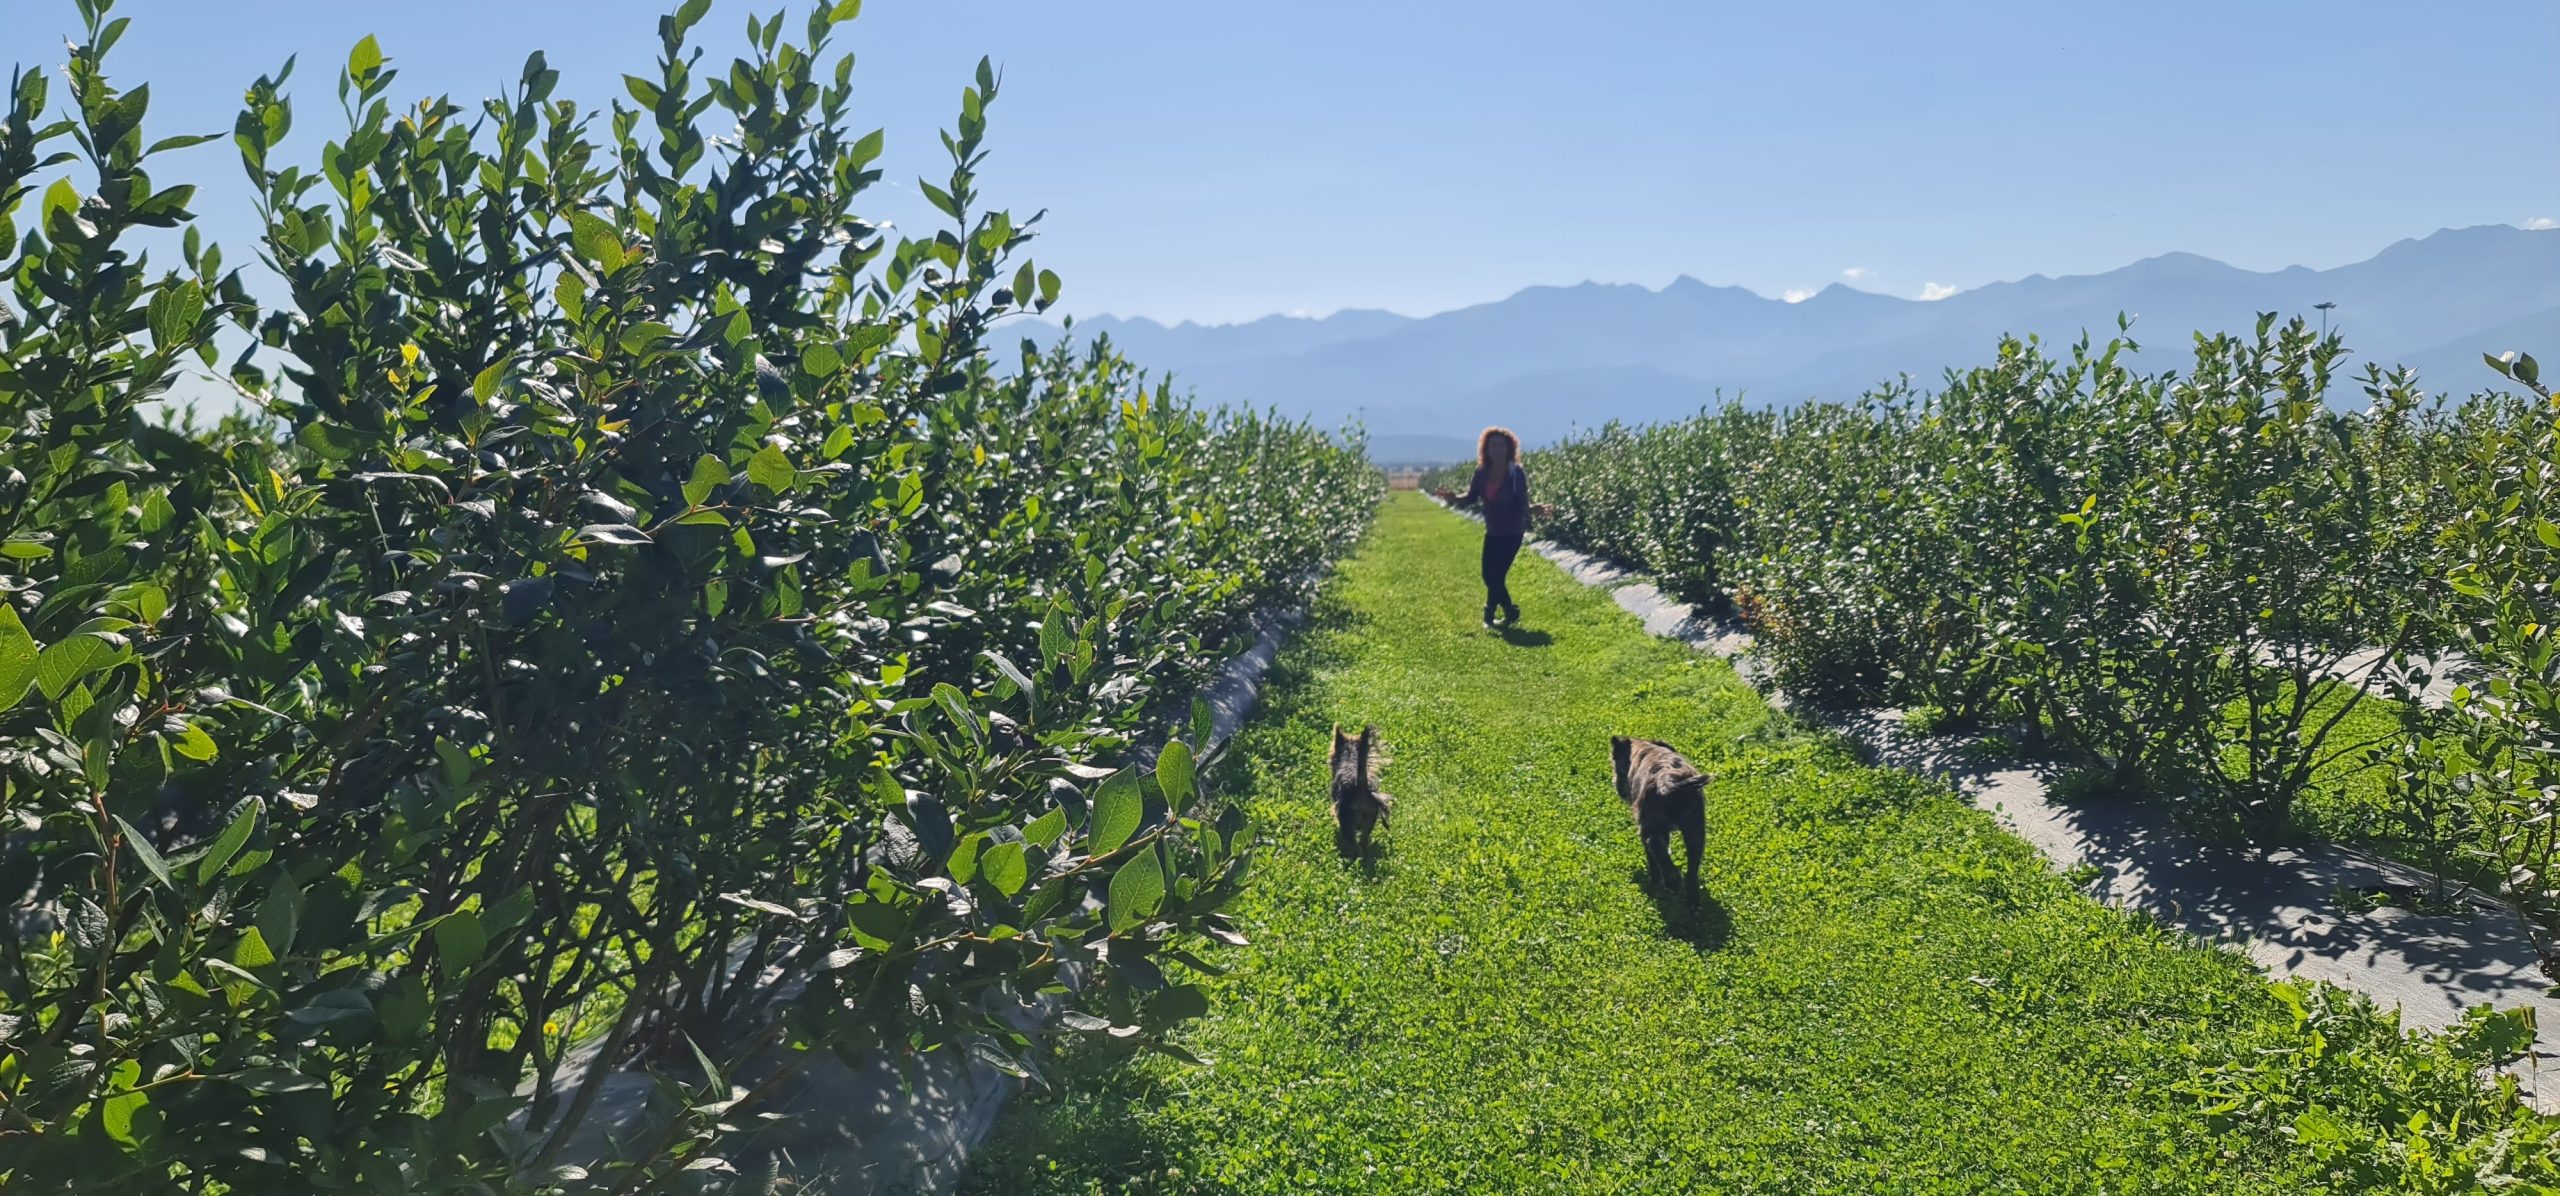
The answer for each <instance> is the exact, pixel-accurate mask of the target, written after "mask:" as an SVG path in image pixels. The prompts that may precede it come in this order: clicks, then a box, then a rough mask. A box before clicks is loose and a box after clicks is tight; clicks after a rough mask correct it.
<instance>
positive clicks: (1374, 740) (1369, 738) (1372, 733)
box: [1360, 726, 1378, 748]
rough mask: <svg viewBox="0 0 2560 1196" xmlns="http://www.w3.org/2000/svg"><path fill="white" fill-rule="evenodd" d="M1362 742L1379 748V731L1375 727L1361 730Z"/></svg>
mask: <svg viewBox="0 0 2560 1196" xmlns="http://www.w3.org/2000/svg"><path fill="white" fill-rule="evenodd" d="M1360 742H1362V743H1364V744H1367V745H1368V746H1370V747H1373V748H1374V747H1376V746H1378V729H1377V728H1376V727H1374V726H1364V727H1362V728H1360Z"/></svg>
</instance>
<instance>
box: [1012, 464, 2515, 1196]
mask: <svg viewBox="0 0 2560 1196" xmlns="http://www.w3.org/2000/svg"><path fill="white" fill-rule="evenodd" d="M1475 534H1476V533H1475V529H1474V528H1473V527H1472V526H1471V525H1469V524H1467V523H1464V522H1462V521H1460V520H1458V519H1457V518H1455V517H1453V516H1450V515H1447V514H1445V513H1442V512H1439V511H1437V510H1436V509H1434V508H1433V507H1431V506H1430V505H1429V504H1428V503H1427V502H1425V501H1424V500H1422V499H1420V498H1418V497H1415V496H1411V495H1399V496H1396V497H1395V498H1394V499H1393V500H1392V501H1391V502H1390V503H1389V504H1388V506H1387V507H1386V509H1385V510H1384V512H1383V513H1382V515H1381V517H1380V519H1379V521H1378V524H1377V526H1376V528H1375V530H1374V531H1373V533H1372V534H1371V536H1370V538H1369V540H1368V541H1367V543H1366V544H1365V546H1364V548H1363V550H1362V551H1361V553H1360V554H1359V555H1358V556H1357V557H1356V558H1354V559H1353V560H1351V561H1350V562H1348V563H1347V564H1346V565H1345V566H1344V568H1343V569H1342V571H1341V572H1340V574H1339V575H1338V576H1337V577H1336V578H1335V579H1334V580H1333V581H1332V582H1331V583H1330V584H1329V586H1328V588H1327V589H1326V591H1325V594H1324V597H1323V599H1322V604H1321V606H1320V609H1319V612H1318V613H1319V619H1318V621H1317V626H1316V628H1315V629H1314V630H1313V631H1312V632H1310V633H1309V634H1308V635H1307V636H1305V637H1303V638H1302V639H1301V640H1300V641H1299V642H1298V643H1297V644H1296V645H1294V646H1293V647H1292V648H1291V649H1290V650H1289V651H1288V652H1287V653H1285V654H1284V656H1283V658H1282V661H1281V665H1280V670H1279V672H1278V674H1277V676H1276V679H1275V684H1274V686H1273V687H1272V689H1271V690H1270V691H1269V693H1268V701H1269V705H1268V706H1267V708H1266V709H1265V710H1264V711H1263V712H1262V713H1261V714H1260V715H1259V716H1258V717H1257V718H1256V719H1255V720H1254V722H1253V723H1252V725H1251V726H1250V727H1248V728H1247V730H1246V731H1245V732H1244V734H1243V735H1242V737H1241V738H1240V740H1239V742H1238V745H1237V746H1238V750H1237V751H1236V752H1235V753H1234V759H1233V760H1232V761H1231V766H1230V767H1229V768H1228V769H1227V770H1226V784H1227V792H1228V793H1229V794H1230V795H1231V796H1235V797H1236V798H1238V799H1239V800H1241V801H1242V802H1243V803H1245V805H1246V807H1247V808H1248V809H1249V810H1250V811H1251V812H1252V814H1253V815H1254V817H1255V818H1256V820H1257V822H1258V824H1259V825H1260V826H1261V827H1262V828H1263V829H1264V831H1265V833H1266V835H1267V837H1268V843H1267V845H1266V846H1265V847H1264V848H1263V849H1262V851H1261V854H1260V855H1259V857H1258V858H1257V859H1256V861H1255V882H1254V886H1253V888H1252V890H1251V891H1250V893H1249V895H1248V897H1247V898H1246V900H1245V902H1244V904H1243V907H1242V909H1241V911H1240V915H1241V919H1242V921H1243V923H1244V925H1245V926H1246V929H1247V932H1248V933H1249V934H1250V935H1251V936H1252V938H1253V946H1251V947H1250V948H1245V949H1242V950H1237V951H1229V952H1226V953H1224V954H1223V956H1222V957H1221V958H1222V959H1223V960H1224V961H1225V962H1228V963H1231V964H1232V965H1233V971H1232V972H1231V974H1229V975H1228V976H1226V977H1225V978H1223V979H1220V980H1217V981H1214V982H1213V983H1212V992H1213V1002H1214V1006H1215V1013H1214V1014H1213V1016H1212V1017H1210V1018H1209V1019H1207V1020H1205V1021H1204V1022H1201V1023H1198V1024H1196V1026H1195V1028H1193V1029H1192V1030H1190V1031H1188V1032H1187V1033H1186V1034H1185V1036H1184V1038H1183V1042H1184V1045H1186V1046H1188V1047H1189V1048H1191V1049H1192V1050H1194V1051H1196V1052H1198V1053H1199V1054H1201V1055H1202V1056H1205V1057H1207V1058H1208V1059H1209V1060H1210V1062H1209V1064H1208V1065H1207V1066H1200V1067H1193V1066H1187V1065H1183V1064H1179V1063H1175V1062H1172V1061H1170V1060H1166V1059H1162V1058H1157V1057H1149V1058H1147V1059H1145V1060H1144V1061H1142V1062H1139V1063H1137V1064H1134V1065H1126V1066H1111V1065H1108V1063H1107V1061H1106V1060H1102V1059H1099V1058H1096V1057H1090V1056H1085V1055H1082V1054H1079V1053H1076V1052H1072V1051H1071V1052H1070V1053H1069V1054H1068V1055H1067V1057H1065V1058H1063V1059H1060V1060H1057V1061H1055V1063H1054V1064H1053V1066H1052V1068H1051V1078H1052V1080H1053V1081H1054V1085H1053V1087H1051V1088H1049V1089H1047V1090H1046V1091H1044V1092H1041V1093H1038V1094H1035V1095H1031V1096H1027V1097H1026V1098H1025V1099H1024V1100H1023V1101H1022V1102H1020V1103H1018V1104H1017V1105H1016V1106H1015V1107H1014V1108H1013V1109H1012V1110H1011V1111H1010V1112H1009V1114H1008V1116H1007V1119H1006V1121H1005V1122H1004V1123H1003V1124H1002V1126H1001V1127H1000V1128H999V1130H998V1132H997V1134H996V1136H995V1138H994V1139H993V1141H991V1142H990V1143H989V1145H988V1146H987V1147H986V1148H985V1149H984V1150H983V1151H982V1153H981V1155H980V1156H979V1160H978V1162H977V1164H976V1167H975V1170H974V1175H973V1178H972V1184H973V1187H974V1190H977V1191H981V1192H988V1193H1015V1192H1034V1193H1105V1192H1121V1191H1142V1192H1239V1193H1245V1192H1257V1193H1258V1192H1305V1191H1328V1192H1382V1193H1384V1192H1394V1193H1407V1192H1451V1193H1457V1192H1555V1193H1585V1192H1592V1193H1598V1192H1609V1193H1616V1192H1693V1191H1711V1192H1769V1193H1828V1192H1837V1193H1873V1192H1950V1193H1952V1192H1968V1193H1970V1192H1995V1191H2015V1192H2057V1193H2059V1192H2072V1193H2098V1192H2298V1191H2317V1190H2327V1189H2326V1188H2325V1187H2324V1180H2323V1176H2325V1175H2326V1174H2328V1173H2327V1172H2326V1171H2325V1170H2323V1169H2321V1168H2320V1167H2319V1166H2317V1165H2315V1164H2313V1163H2312V1162H2310V1161H2309V1160H2308V1159H2307V1158H2306V1157H2304V1156H2303V1155H2302V1154H2301V1153H2300V1152H2298V1151H2296V1150H2293V1149H2291V1148H2289V1147H2288V1146H2287V1145H2286V1144H2285V1142H2284V1140H2283V1138H2282V1135H2281V1134H2279V1133H2277V1132H2275V1131H2274V1130H2273V1129H2272V1128H2271V1126H2272V1125H2273V1122H2272V1121H2268V1122H2265V1123H2263V1124H2261V1123H2257V1122H2252V1121H2251V1120H2250V1119H2249V1118H2248V1117H2247V1116H2245V1115H2244V1116H2242V1117H2241V1119H2240V1120H2239V1121H2236V1122H2235V1121H2228V1120H2224V1119H2219V1118H2215V1117H2209V1116H2207V1114H2206V1113H2205V1111H2204V1109H2203V1105H2204V1103H2205V1102H2204V1101H2203V1099H2202V1098H2200V1097H2198V1096H2196V1095H2192V1094H2191V1093H2190V1092H2189V1091H2188V1090H2187V1089H2186V1088H2185V1087H2184V1086H2185V1085H2186V1084H2188V1083H2189V1082H2190V1081H2191V1080H2193V1079H2194V1078H2195V1077H2196V1076H2197V1075H2198V1073H2199V1071H2200V1069H2201V1068H2203V1067H2204V1066H2206V1065H2207V1064H2208V1063H2210V1062H2212V1061H2215V1060H2224V1059H2231V1058H2246V1057H2250V1056H2253V1055H2254V1054H2255V1051H2254V1049H2253V1048H2254V1045H2255V1044H2257V1043H2258V1042H2260V1041H2262V1040H2263V1039H2262V1035H2263V1028H2264V1027H2265V1026H2266V1025H2268V1024H2270V1019H2279V1018H2280V1016H2281V1015H2280V1013H2279V1010H2278V1002H2277V1001H2276V999H2275V998H2274V996H2273V995H2272V994H2271V992H2270V990H2269V988H2268V987H2267V985H2266V984H2265V983H2264V982H2263V981H2262V980H2261V979H2259V978H2258V977H2257V976H2256V975H2255V974H2254V973H2252V972H2251V971H2249V970H2248V969H2247V968H2246V967H2245V965H2243V964H2241V963H2240V962H2238V961H2237V960H2236V959H2235V957H2233V956H2231V955H2229V954H2226V953H2221V952H2216V951H2210V950H2203V949H2198V948H2195V947H2192V946H2187V945H2182V944H2180V943H2178V942H2176V941H2173V940H2172V939H2170V938H2169V937H2168V936H2166V935H2164V934H2162V933H2160V932H2158V931H2157V930H2154V929H2152V928H2150V927H2148V926H2147V925H2145V924H2143V923H2141V922H2140V921H2138V920H2136V919H2133V918H2130V917H2126V916H2123V915H2119V914H2117V913H2114V912H2111V911H2108V910H2105V909H2103V908H2101V907H2099V906H2097V905H2095V904H2093V903H2091V902H2090V901H2088V900H2087V899H2085V898H2084V897H2082V896H2080V895H2078V894H2076V893H2075V892H2073V891H2072V889H2071V887H2070V886H2069V884H2068V883H2066V881H2065V880H2064V879H2063V878H2061V877H2059V876H2056V875H2055V874H2054V873H2053V872H2052V871H2051V870H2050V869H2048V868H2047V867H2046V866H2045V865H2044V864H2043V862H2042V861H2041V860H2040V859H2039V858H2038V857H2037V856H2035V855H2034V854H2033V853H2032V851H2031V850H2030V849H2028V848H2027V847H2026V846H2025V845H2023V844H2022V843H2020V842H2019V841H2018V840H2016V839H2014V838H2012V837H2010V836H2008V835H2005V834H2003V833H2001V832H2000V831H1998V830H1997V829H1996V827H1995V826H1994V824H1993V823H1992V821H1991V819H1990V818H1989V817H1988V816H1987V815H1985V814H1982V813H1980V812H1978V811H1975V810H1973V809H1971V808H1970V807H1968V806H1966V805H1965V804H1964V803H1963V802H1962V801H1961V800H1959V799H1958V798H1957V797H1955V796H1954V795H1953V794H1951V793H1949V792H1948V791H1946V790H1945V789H1944V788H1942V787H1940V786H1938V785H1936V784H1934V783H1928V782H1923V781H1921V780H1918V779H1915V778H1913V777H1911V776H1908V775H1905V774H1900V773H1894V772H1888V771H1881V770H1874V769H1868V768H1864V767H1861V766H1859V765H1857V764H1856V763H1855V762H1854V760H1853V758H1852V757H1851V756H1850V754H1849V753H1848V752H1847V751H1846V750H1845V749H1844V748H1843V747H1842V746H1841V745H1839V744H1837V743H1834V742H1832V741H1830V740H1828V739H1826V738H1823V737H1820V736H1816V735H1813V734H1810V733H1807V732H1803V731H1800V730H1798V729H1796V728H1794V727H1793V726H1791V725H1790V724H1788V723H1786V722H1785V721H1783V718H1782V716H1779V715H1777V714H1774V713H1773V712H1772V711H1771V710H1770V709H1769V707H1768V706H1767V705H1766V704H1765V703H1763V702H1762V701H1761V700H1760V698H1759V697H1758V696H1756V695H1755V694H1754V693H1753V692H1752V691H1751V690H1750V689H1749V688H1748V687H1747V686H1745V685H1744V684H1743V683H1742V682H1741V681H1740V680H1739V679H1737V678H1736V677H1735V676H1734V674H1733V672H1732V671H1731V670H1730V669H1729V668H1728V667H1727V666H1725V665H1724V664H1722V663H1720V662H1716V661H1711V660H1708V659H1705V658H1702V657H1700V656H1697V655H1695V654H1693V653H1691V652H1689V651H1688V650H1686V649H1684V648H1682V647H1679V646H1677V645H1675V644H1671V643H1666V642H1663V641H1660V640H1656V639H1653V638H1651V637H1649V636H1647V635H1646V634H1645V633H1644V632H1643V630H1642V629H1641V628H1640V627H1639V626H1638V625H1637V623H1636V622H1635V620H1634V619H1633V618H1632V617H1630V616H1628V615H1626V614H1624V613H1623V612H1621V611H1620V610H1618V608H1617V607H1616V606H1615V605H1614V604H1612V603H1611V602H1610V600H1609V599H1608V598H1607V597H1606V596H1605V595H1603V594H1601V593H1598V592H1596V591H1592V590H1588V589H1585V588H1583V587H1581V586H1579V585H1576V584H1574V583H1572V582H1571V581H1570V580H1568V579H1567V578H1565V577H1564V576H1563V575H1562V574H1560V573H1559V572H1558V571H1557V570H1556V569H1554V568H1553V567H1552V566H1550V565H1549V564H1547V563H1546V562H1545V561H1544V560H1543V559H1541V558H1538V557H1536V556H1535V555H1526V554H1524V556H1523V558H1522V561H1521V564H1520V565H1519V566H1518V567H1517V568H1516V570H1515V572H1514V573H1513V579H1514V580H1513V582H1512V587H1513V590H1514V592H1515V593H1516V594H1517V595H1518V596H1519V599H1520V601H1521V604H1522V606H1523V607H1524V608H1525V609H1526V611H1527V616H1526V619H1525V624H1526V626H1525V629H1524V630H1522V631H1518V632H1514V633H1511V634H1508V635H1496V634H1492V633H1488V632H1486V631H1484V630H1483V629H1482V628H1480V627H1478V626H1477V625H1476V624H1475V616H1476V612H1477V610H1478V599H1479V597H1480V594H1481V591H1480V590H1479V589H1478V586H1477V581H1476V578H1475V569H1476V561H1475V540H1474V536H1475ZM1337 722H1338V723H1342V724H1345V725H1353V724H1357V723H1361V722H1374V723H1376V724H1377V725H1378V727H1379V728H1380V730H1381V733H1382V735H1383V737H1384V739H1385V741H1386V743H1387V744H1388V746H1389V749H1390V751H1391V754H1392V757H1393V761H1392V763H1391V764H1390V765H1389V766H1388V767H1387V768H1386V770H1385V785H1386V788H1387V789H1388V790H1389V791H1390V792H1392V793H1393V794H1395V796H1396V798H1397V805H1396V809H1395V815H1394V822H1393V825H1392V827H1391V828H1390V829H1389V830H1387V831H1386V832H1384V833H1383V834H1382V835H1381V840H1382V842H1383V844H1384V850H1383V855H1382V858H1381V859H1380V860H1379V861H1378V862H1377V864H1376V866H1375V868H1374V870H1371V869H1367V868H1363V867H1359V866H1354V865H1349V864H1345V863H1344V862H1342V861H1340V860H1338V859H1336V858H1334V856H1333V855H1332V852H1331V833H1330V825H1329V814H1328V810H1327V806H1326V802H1325V789H1324V758H1323V757H1324V751H1325V745H1326V734H1327V728H1328V727H1329V725H1331V724H1333V723H1337ZM1612 733H1632V734H1638V735H1647V736H1654V737H1659V738H1662V739H1666V740H1668V741H1670V742H1672V743H1674V744H1676V745H1678V746H1680V747H1681V748H1683V749H1685V750H1686V751H1687V752H1688V753H1689V754H1690V755H1691V756H1692V757H1693V758H1694V759H1696V760H1697V761H1698V762H1699V763H1700V764H1701V766H1702V767H1704V768H1706V769H1707V770H1709V771H1710V772H1712V773H1714V774H1715V776H1716V780H1715V782H1714V784H1713V786H1712V787H1711V789H1710V793H1709V802H1710V805H1709V822H1710V825H1711V830H1710V832H1709V837H1710V840H1711V843H1710V846H1709V849H1708V852H1707V862H1706V868H1705V872H1704V887H1705V890H1706V893H1707V894H1708V900H1707V902H1706V904H1705V905H1704V907H1703V909H1702V910H1701V911H1700V912H1699V913H1698V914H1696V915H1692V914H1690V913H1688V912H1687V911H1686V910H1685V909H1683V908H1681V907H1679V906H1677V905H1673V906H1670V907H1668V908H1666V907H1663V906H1658V905H1657V904H1656V903H1655V902H1654V901H1653V900H1652V899H1650V898H1649V896H1648V894H1647V893H1646V891H1645V890H1644V889H1643V887H1642V886H1641V885H1640V884H1639V883H1638V877H1639V875H1640V871H1641V869H1640V863H1641V857H1640V854H1639V848H1638V845H1637V841H1636V837H1635V832H1634V829H1633V827H1632V826H1631V825H1629V822H1628V819H1627V817H1626V814H1625V812H1624V809H1623V807H1622V806H1621V805H1620V804H1619V802H1618V800H1617V798H1616V797H1615V795H1614V794H1613V793H1612V792H1611V788H1610V782H1609V765H1608V746H1607V740H1608V736H1609V735H1611V734H1612ZM2288 1024H2289V1023H2288ZM2341 1049H2343V1048H2341ZM2465 1082H2467V1081H2465ZM2288 1115H2289V1114H2288Z"/></svg>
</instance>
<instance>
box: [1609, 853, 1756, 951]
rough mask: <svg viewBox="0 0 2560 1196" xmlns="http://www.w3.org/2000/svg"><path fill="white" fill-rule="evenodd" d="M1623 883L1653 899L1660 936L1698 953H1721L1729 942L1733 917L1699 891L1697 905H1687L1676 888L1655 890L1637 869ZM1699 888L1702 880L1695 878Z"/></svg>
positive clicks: (1706, 893) (1687, 900) (1640, 869)
mask: <svg viewBox="0 0 2560 1196" xmlns="http://www.w3.org/2000/svg"><path fill="white" fill-rule="evenodd" d="M1627 879H1629V880H1631V881H1633V882H1635V885H1636V887H1637V888H1640V889H1643V890H1644V891H1645V896H1647V897H1649V898H1652V899H1653V909H1654V912H1655V913H1657V914H1660V915H1661V916H1662V933H1663V934H1664V936H1666V937H1669V938H1675V939H1678V940H1680V941H1681V942H1684V943H1687V944H1689V945H1690V946H1691V947H1694V948H1696V949H1697V950H1699V951H1700V952H1706V951H1717V950H1722V949H1723V947H1724V945H1725V943H1727V942H1728V941H1730V940H1731V939H1732V938H1733V917H1732V915H1731V914H1728V913H1727V912H1725V908H1724V903H1723V902H1721V901H1718V900H1716V895H1715V894H1713V893H1710V892H1707V891H1706V890H1705V889H1704V888H1703V887H1701V888H1700V889H1699V891H1698V903H1697V904H1696V905H1691V904H1689V895H1688V894H1687V893H1686V892H1684V891H1682V890H1680V889H1679V888H1678V887H1656V886H1655V885H1653V884H1652V883H1650V878H1649V877H1647V876H1646V875H1645V870H1644V869H1643V868H1641V867H1639V868H1635V869H1632V870H1630V871H1629V872H1628V873H1627ZM1699 879H1700V882H1701V884H1702V885H1703V883H1704V881H1705V878H1704V877H1703V876H1702V877H1700V878H1699Z"/></svg>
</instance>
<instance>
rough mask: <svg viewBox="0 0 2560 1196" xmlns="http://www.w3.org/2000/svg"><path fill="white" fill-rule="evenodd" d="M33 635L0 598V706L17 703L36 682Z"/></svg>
mask: <svg viewBox="0 0 2560 1196" xmlns="http://www.w3.org/2000/svg"><path fill="white" fill-rule="evenodd" d="M37 659H38V653H37V651H36V641H35V637H34V636H31V635H28V634H27V626H26V624H24V623H21V622H19V621H18V611H17V608H15V607H12V606H10V605H9V604H8V603H6V602H0V710H7V709H8V708H10V707H12V706H15V705H17V704H18V700H19V699H21V698H24V697H26V696H27V690H28V689H30V688H32V687H33V686H34V685H35V683H36V660H37Z"/></svg>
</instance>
